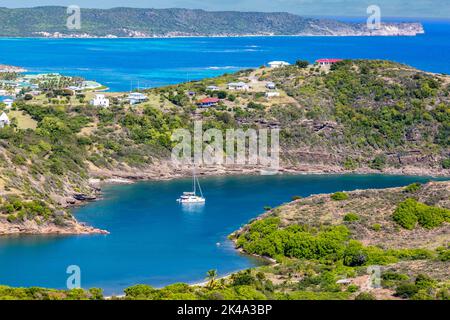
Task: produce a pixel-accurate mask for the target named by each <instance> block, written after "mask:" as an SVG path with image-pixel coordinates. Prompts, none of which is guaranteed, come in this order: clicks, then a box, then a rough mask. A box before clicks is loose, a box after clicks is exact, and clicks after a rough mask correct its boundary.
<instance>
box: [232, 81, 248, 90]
mask: <svg viewBox="0 0 450 320" xmlns="http://www.w3.org/2000/svg"><path fill="white" fill-rule="evenodd" d="M249 89H250V86H249V85H248V84H246V83H245V82H231V83H229V84H228V90H236V91H248V90H249Z"/></svg>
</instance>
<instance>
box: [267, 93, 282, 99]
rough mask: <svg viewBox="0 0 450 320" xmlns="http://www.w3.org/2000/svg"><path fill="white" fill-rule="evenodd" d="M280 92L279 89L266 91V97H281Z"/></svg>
mask: <svg viewBox="0 0 450 320" xmlns="http://www.w3.org/2000/svg"><path fill="white" fill-rule="evenodd" d="M279 96H280V93H279V92H278V91H270V92H266V98H267V99H270V98H274V97H279Z"/></svg>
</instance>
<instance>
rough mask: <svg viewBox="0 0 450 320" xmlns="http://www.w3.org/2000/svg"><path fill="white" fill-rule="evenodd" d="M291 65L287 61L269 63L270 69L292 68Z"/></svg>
mask: <svg viewBox="0 0 450 320" xmlns="http://www.w3.org/2000/svg"><path fill="white" fill-rule="evenodd" d="M290 65H291V64H290V63H289V62H286V61H271V62H269V67H271V68H281V67H286V66H290Z"/></svg>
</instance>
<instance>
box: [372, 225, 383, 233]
mask: <svg viewBox="0 0 450 320" xmlns="http://www.w3.org/2000/svg"><path fill="white" fill-rule="evenodd" d="M372 230H373V231H377V232H378V231H380V230H381V224H379V223H375V224H373V225H372Z"/></svg>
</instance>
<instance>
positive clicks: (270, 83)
mask: <svg viewBox="0 0 450 320" xmlns="http://www.w3.org/2000/svg"><path fill="white" fill-rule="evenodd" d="M266 88H267V89H270V90H275V89H276V88H277V85H276V84H275V83H273V82H267V83H266Z"/></svg>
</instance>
